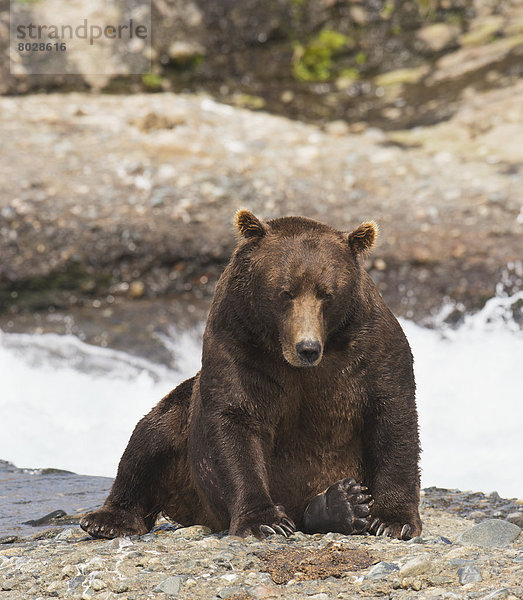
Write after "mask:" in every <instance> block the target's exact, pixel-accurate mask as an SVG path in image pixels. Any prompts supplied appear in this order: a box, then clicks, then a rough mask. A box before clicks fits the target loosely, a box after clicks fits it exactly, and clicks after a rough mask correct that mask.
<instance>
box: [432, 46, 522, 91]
mask: <svg viewBox="0 0 523 600" xmlns="http://www.w3.org/2000/svg"><path fill="white" fill-rule="evenodd" d="M522 46H523V35H521V34H519V35H515V36H510V37H508V38H503V39H501V40H497V41H496V42H492V43H491V44H487V45H486V46H467V47H464V48H461V49H460V50H457V51H456V52H453V53H451V54H446V55H445V56H443V57H442V58H440V59H439V60H438V61H437V63H436V67H437V70H436V72H435V73H434V74H433V75H431V76H430V77H428V78H427V80H426V83H427V85H429V86H431V85H435V84H439V83H442V82H443V81H456V80H458V79H459V78H461V77H465V76H467V75H469V74H472V73H474V72H477V71H479V70H480V69H483V68H486V67H488V66H489V65H495V64H497V63H499V62H500V61H502V60H504V59H506V58H507V56H508V55H509V54H511V53H512V52H517V54H520V53H521V52H523V50H522V49H521V47H522Z"/></svg>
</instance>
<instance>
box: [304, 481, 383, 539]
mask: <svg viewBox="0 0 523 600" xmlns="http://www.w3.org/2000/svg"><path fill="white" fill-rule="evenodd" d="M366 491H367V488H366V487H365V486H362V485H361V484H359V483H357V482H356V481H355V480H354V479H348V478H347V479H342V480H341V481H337V482H336V483H334V484H332V485H331V486H330V487H329V488H327V490H325V492H323V493H322V494H318V495H317V496H316V497H315V498H314V499H313V500H312V501H311V502H310V503H309V505H308V506H307V508H306V509H305V514H304V516H303V522H304V527H305V531H307V532H308V533H327V532H329V531H332V532H338V533H344V534H346V535H351V534H357V533H364V532H365V531H367V529H368V527H369V514H370V507H371V506H372V498H371V496H370V495H369V494H366V493H365V492H366Z"/></svg>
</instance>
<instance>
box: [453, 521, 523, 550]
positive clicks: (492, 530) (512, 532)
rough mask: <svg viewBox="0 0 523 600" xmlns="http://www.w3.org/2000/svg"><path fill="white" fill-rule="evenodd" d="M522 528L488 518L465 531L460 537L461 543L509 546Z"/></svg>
mask: <svg viewBox="0 0 523 600" xmlns="http://www.w3.org/2000/svg"><path fill="white" fill-rule="evenodd" d="M520 533H521V528H520V527H518V526H517V525H514V523H509V522H508V521H502V520H500V519H486V520H485V521H483V522H482V523H480V524H479V525H475V526H474V527H471V528H470V529H468V530H467V531H464V532H463V533H462V534H461V535H460V537H459V538H458V542H459V543H461V544H467V545H471V546H486V547H491V546H507V545H508V544H510V543H512V542H513V541H514V540H516V539H517V538H518V537H519V535H520Z"/></svg>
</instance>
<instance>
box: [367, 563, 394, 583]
mask: <svg viewBox="0 0 523 600" xmlns="http://www.w3.org/2000/svg"><path fill="white" fill-rule="evenodd" d="M397 570H398V566H397V565H395V564H394V563H388V562H383V561H382V562H379V563H378V564H376V565H373V566H372V567H371V568H370V569H369V572H368V573H367V574H366V575H365V579H374V580H376V579H385V578H386V577H388V576H389V575H390V574H391V573H393V572H394V571H397Z"/></svg>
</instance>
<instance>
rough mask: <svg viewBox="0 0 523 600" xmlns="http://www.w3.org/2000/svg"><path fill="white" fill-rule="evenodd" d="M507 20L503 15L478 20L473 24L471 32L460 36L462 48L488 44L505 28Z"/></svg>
mask: <svg viewBox="0 0 523 600" xmlns="http://www.w3.org/2000/svg"><path fill="white" fill-rule="evenodd" d="M504 21H505V19H504V18H503V17H502V16H501V15H492V16H490V17H486V18H482V19H477V20H475V21H473V22H472V23H471V26H470V29H469V31H467V33H464V34H463V35H461V36H460V38H459V42H460V44H461V45H462V46H479V45H480V44H488V43H489V42H491V41H492V40H493V39H494V36H495V35H496V33H498V32H499V31H500V30H501V28H502V27H503V23H504Z"/></svg>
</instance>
